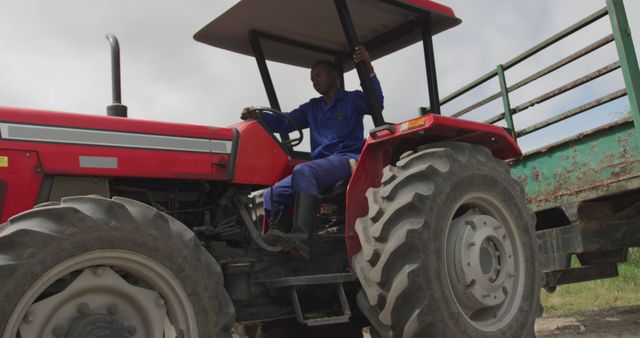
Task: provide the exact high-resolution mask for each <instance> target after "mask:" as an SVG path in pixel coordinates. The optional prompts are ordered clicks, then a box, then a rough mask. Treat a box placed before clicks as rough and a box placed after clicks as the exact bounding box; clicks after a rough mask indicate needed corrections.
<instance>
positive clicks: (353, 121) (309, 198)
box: [241, 46, 384, 257]
mask: <svg viewBox="0 0 640 338" xmlns="http://www.w3.org/2000/svg"><path fill="white" fill-rule="evenodd" d="M353 61H354V63H358V62H364V64H365V65H366V66H367V69H368V71H369V75H370V76H371V80H372V84H373V87H374V89H375V92H376V96H377V97H378V100H379V104H380V107H381V108H382V104H383V100H384V97H383V95H382V88H381V86H380V81H379V80H378V78H377V77H376V75H375V72H374V69H373V66H372V65H371V58H370V56H369V53H368V52H367V50H366V49H365V48H364V47H362V46H360V47H357V48H356V51H355V53H354V55H353ZM311 82H312V83H313V88H314V89H315V90H316V91H317V92H318V93H320V94H321V95H322V97H318V98H313V99H311V100H310V101H309V102H307V103H304V104H302V105H301V106H299V107H298V108H296V109H294V110H292V111H291V112H289V113H288V114H289V116H290V117H291V118H292V120H293V121H295V123H296V124H297V126H294V125H292V123H291V122H290V121H288V120H287V119H284V118H281V117H278V116H276V115H272V114H264V113H262V114H261V113H260V112H258V111H255V110H252V109H251V108H245V109H244V110H243V112H242V115H241V118H242V119H245V120H246V119H250V118H253V119H255V118H258V117H259V118H261V119H262V121H263V122H264V123H265V124H266V125H267V127H268V128H270V129H271V130H272V131H273V132H276V133H289V132H291V131H294V130H296V129H298V128H296V127H299V128H300V129H304V128H309V129H310V133H311V157H312V160H311V161H308V162H305V163H302V164H299V165H297V166H296V167H295V168H294V169H293V172H292V174H291V175H289V176H287V177H285V178H284V179H282V180H280V181H279V182H277V183H276V184H275V185H274V186H273V187H271V188H270V189H267V190H266V191H265V194H264V206H265V211H266V214H267V217H269V224H270V229H269V231H268V232H267V233H266V235H265V240H266V241H267V242H268V243H270V244H272V245H278V246H280V247H282V248H283V249H284V250H285V251H287V252H288V253H290V254H292V255H294V256H302V257H308V256H309V253H310V250H309V247H308V246H307V244H306V242H307V241H308V240H309V239H310V237H311V234H312V233H313V232H314V231H315V221H314V220H315V216H316V209H317V205H318V198H319V195H320V192H321V191H322V190H324V189H326V188H327V187H330V186H331V185H333V184H335V183H337V182H339V181H342V180H345V179H348V178H349V177H350V176H351V165H350V164H349V161H350V160H357V159H358V157H359V154H360V151H361V150H362V146H363V144H364V137H363V131H364V125H363V117H364V115H365V114H369V111H368V107H367V102H366V99H365V96H364V94H363V92H362V91H359V90H356V91H345V90H344V89H343V88H340V79H339V76H338V72H337V69H336V66H335V65H334V64H333V63H332V62H330V61H326V60H323V61H318V62H316V63H315V64H314V65H313V66H312V67H311ZM291 210H294V216H293V219H291V217H290V216H289V215H290V211H291Z"/></svg>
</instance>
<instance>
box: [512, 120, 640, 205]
mask: <svg viewBox="0 0 640 338" xmlns="http://www.w3.org/2000/svg"><path fill="white" fill-rule="evenodd" d="M512 175H513V176H514V177H515V178H516V179H517V180H518V181H520V182H521V183H522V184H523V185H524V186H525V188H526V191H527V202H528V204H529V206H530V207H532V208H533V209H534V210H535V211H538V210H544V209H549V208H553V207H559V206H563V205H567V204H570V203H577V202H579V201H585V200H590V199H593V198H601V197H606V196H609V195H614V194H618V193H621V192H625V191H630V190H635V189H640V146H639V145H638V142H637V138H636V137H635V131H634V125H633V123H632V121H631V120H630V119H628V120H623V121H621V122H615V123H612V124H608V125H605V126H601V127H599V128H596V129H593V130H591V131H588V132H585V133H582V134H579V135H577V136H574V137H571V138H569V139H566V140H563V141H560V142H558V143H555V144H553V145H550V146H548V147H546V148H543V149H540V150H538V151H536V152H534V153H531V154H528V155H525V157H524V158H522V159H519V160H517V161H515V162H514V163H512Z"/></svg>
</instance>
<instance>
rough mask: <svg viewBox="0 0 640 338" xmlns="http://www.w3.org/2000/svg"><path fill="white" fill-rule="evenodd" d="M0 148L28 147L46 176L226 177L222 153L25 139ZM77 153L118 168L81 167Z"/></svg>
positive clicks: (200, 178) (225, 165) (222, 178)
mask: <svg viewBox="0 0 640 338" xmlns="http://www.w3.org/2000/svg"><path fill="white" fill-rule="evenodd" d="M2 147H3V148H7V149H14V150H20V149H25V148H28V149H32V150H33V151H34V152H35V153H37V154H38V157H39V158H40V162H41V168H42V172H43V173H44V174H46V175H70V176H108V177H146V178H165V179H193V180H227V179H229V155H226V154H204V153H189V152H174V151H164V150H148V149H129V148H112V147H93V146H77V145H66V144H52V143H26V142H2ZM0 156H1V155H0ZM80 156H100V157H112V158H117V164H118V167H117V168H112V169H110V168H83V167H80V159H79V158H80Z"/></svg>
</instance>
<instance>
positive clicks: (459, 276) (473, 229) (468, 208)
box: [445, 195, 525, 332]
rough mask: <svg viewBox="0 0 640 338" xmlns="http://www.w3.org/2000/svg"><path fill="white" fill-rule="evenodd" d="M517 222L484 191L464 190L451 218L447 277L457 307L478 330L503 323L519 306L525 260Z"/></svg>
mask: <svg viewBox="0 0 640 338" xmlns="http://www.w3.org/2000/svg"><path fill="white" fill-rule="evenodd" d="M517 226H519V225H517V224H515V222H514V220H513V218H512V217H510V216H509V213H508V212H506V210H505V209H504V208H503V207H502V206H501V203H500V202H498V201H496V200H495V199H494V198H492V197H490V196H486V195H474V196H467V198H465V199H464V200H463V202H462V203H460V205H459V207H458V208H457V210H456V212H455V217H452V221H451V222H450V224H449V227H448V230H447V237H446V246H445V261H446V264H445V266H446V269H447V274H446V275H447V281H448V283H449V287H450V289H451V292H452V294H453V298H454V299H455V302H456V305H457V306H458V308H459V310H460V312H461V313H462V314H463V316H464V317H465V319H466V320H467V321H468V322H469V323H470V324H471V325H473V326H474V327H475V328H477V329H479V330H482V331H486V332H495V331H498V330H500V329H502V328H504V327H505V326H507V325H508V324H509V323H510V322H511V320H512V318H513V317H514V316H515V315H516V313H517V311H518V308H519V306H520V301H521V298H522V294H523V290H524V275H525V264H524V261H523V260H524V255H523V247H522V243H521V241H520V236H519V232H518V229H517V228H516V227H517Z"/></svg>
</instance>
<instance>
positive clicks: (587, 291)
mask: <svg viewBox="0 0 640 338" xmlns="http://www.w3.org/2000/svg"><path fill="white" fill-rule="evenodd" d="M572 265H573V266H579V263H578V261H577V259H576V258H575V257H574V259H573V262H572ZM618 271H619V273H620V274H619V276H618V277H616V278H608V279H601V280H596V281H590V282H582V283H576V284H568V285H561V286H559V287H558V289H557V290H556V292H554V293H548V292H546V291H544V290H543V291H542V292H541V299H542V305H543V306H544V314H545V315H547V316H563V315H575V314H577V313H580V312H584V311H586V310H598V309H606V308H609V307H619V306H629V305H638V304H640V248H632V249H630V250H629V256H628V259H627V261H626V262H625V263H621V264H618Z"/></svg>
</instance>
